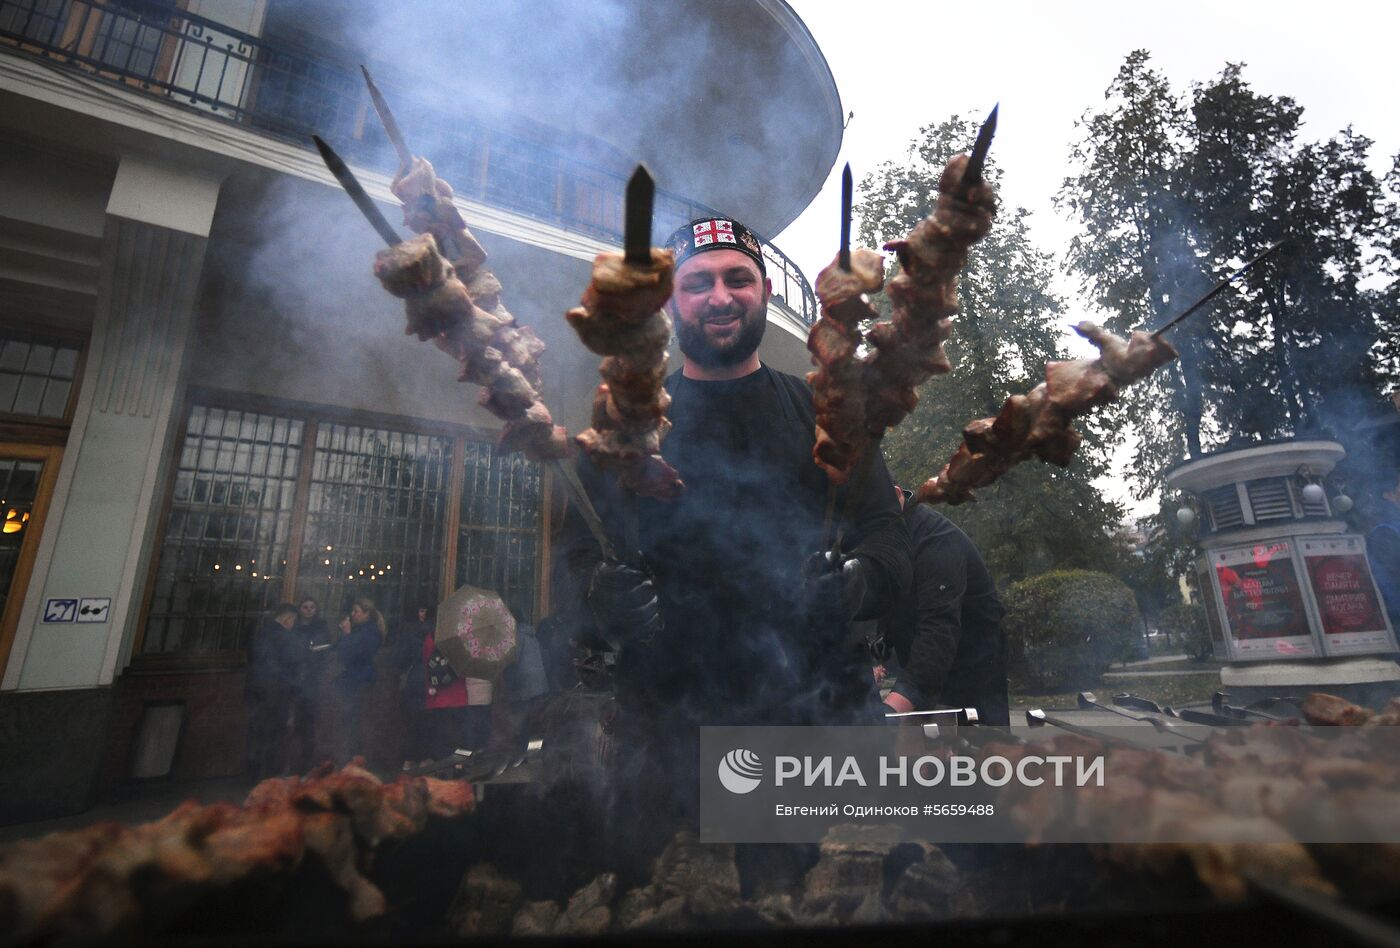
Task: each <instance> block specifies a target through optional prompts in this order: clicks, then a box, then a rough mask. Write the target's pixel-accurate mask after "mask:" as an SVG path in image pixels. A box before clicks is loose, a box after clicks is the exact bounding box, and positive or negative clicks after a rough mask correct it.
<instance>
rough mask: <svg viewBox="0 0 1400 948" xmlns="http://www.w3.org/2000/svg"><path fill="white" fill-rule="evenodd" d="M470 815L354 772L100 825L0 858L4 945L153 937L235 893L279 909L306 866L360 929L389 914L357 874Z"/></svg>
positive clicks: (455, 790)
mask: <svg viewBox="0 0 1400 948" xmlns="http://www.w3.org/2000/svg"><path fill="white" fill-rule="evenodd" d="M472 806H473V800H472V792H471V785H470V784H466V783H460V782H448V781H441V780H428V779H424V778H417V779H410V778H408V777H401V778H399V780H398V781H397V782H395V783H392V784H384V783H382V782H381V781H380V780H379V778H377V777H375V776H374V775H373V774H371V773H369V772H368V771H366V770H364V769H363V768H361V767H359V766H356V765H354V764H351V765H349V766H347V767H345V768H344V769H342V770H340V771H331V770H330V768H329V767H327V768H325V769H323V770H320V771H317V772H315V773H313V774H312V775H311V776H308V777H307V778H305V779H299V778H296V777H290V778H276V779H272V780H265V781H263V782H262V783H260V784H258V785H257V786H256V787H254V788H253V790H252V791H251V792H250V793H249V795H248V798H247V800H246V801H245V802H244V804H243V805H242V806H234V805H232V804H228V803H218V804H213V805H210V806H201V805H199V804H197V803H194V802H188V803H183V804H181V805H180V806H179V807H177V808H176V809H175V810H173V811H172V812H171V813H169V814H168V815H167V816H165V817H163V818H162V819H160V820H157V821H155V822H152V823H146V824H144V825H141V826H132V827H128V826H121V825H119V824H116V823H99V824H95V825H92V826H89V827H85V828H83V829H79V830H73V831H68V832H59V833H51V834H49V835H48V836H44V837H42V838H39V839H34V840H25V841H22V842H18V843H13V844H11V845H8V846H4V847H0V939H3V940H5V941H6V942H11V941H25V942H31V941H32V942H41V941H50V940H54V939H59V940H62V939H68V940H71V939H74V938H80V939H83V940H91V939H94V938H97V937H100V936H104V935H106V936H110V935H113V934H117V933H129V932H141V933H142V934H144V935H155V934H159V933H160V932H161V931H162V930H163V927H164V926H168V925H169V924H171V923H172V922H175V921H178V920H179V919H180V918H182V917H184V918H191V917H196V916H197V915H198V912H199V910H200V908H201V906H203V905H222V904H226V903H227V900H228V898H229V897H230V896H231V895H233V894H235V893H236V894H237V896H238V897H239V898H249V897H250V896H251V897H252V898H251V901H252V902H253V903H254V904H266V905H275V904H278V903H280V902H281V901H283V900H284V899H285V892H284V891H283V890H284V889H285V888H286V887H287V885H288V883H289V882H291V881H292V880H293V879H294V878H296V877H297V876H298V875H299V873H300V870H301V867H302V866H303V865H304V864H306V863H311V864H317V869H316V872H317V873H318V874H321V875H324V877H326V878H328V879H329V880H330V881H332V882H333V883H334V884H335V885H336V886H338V887H339V888H341V889H343V890H344V891H345V893H346V895H347V896H348V899H347V902H348V908H349V913H350V916H351V918H353V919H354V920H356V921H362V920H364V919H367V918H371V917H373V916H375V915H379V914H382V913H383V912H384V910H385V908H386V904H385V899H384V895H383V893H381V892H380V891H379V889H378V887H376V886H375V885H374V883H373V882H371V881H370V880H369V879H368V878H366V877H365V876H364V875H363V874H362V872H361V868H362V867H364V866H366V865H368V864H369V863H370V861H371V859H372V855H373V853H374V851H375V849H376V848H377V847H378V846H379V845H380V844H381V843H382V842H384V841H386V840H392V839H406V838H408V837H410V836H413V835H415V834H418V833H421V832H423V831H424V830H425V829H427V828H428V825H429V824H428V820H429V817H430V816H433V817H439V818H443V819H451V818H455V817H458V816H461V815H463V814H465V813H467V812H469V811H470V810H471V809H472Z"/></svg>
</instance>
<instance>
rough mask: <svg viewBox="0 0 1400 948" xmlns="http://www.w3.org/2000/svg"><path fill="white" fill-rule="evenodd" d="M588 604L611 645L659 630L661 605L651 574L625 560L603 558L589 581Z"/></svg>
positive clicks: (646, 638)
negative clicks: (618, 561)
mask: <svg viewBox="0 0 1400 948" xmlns="http://www.w3.org/2000/svg"><path fill="white" fill-rule="evenodd" d="M588 607H589V609H590V610H592V612H593V619H594V621H595V622H597V623H598V631H599V632H601V633H602V635H603V638H604V639H605V640H606V641H607V643H608V644H609V645H610V646H612V647H613V648H614V649H620V648H621V647H622V646H623V644H624V643H627V642H634V641H641V642H646V641H649V640H651V639H652V637H654V636H655V635H656V633H658V632H660V631H661V607H660V605H659V604H658V603H657V601H656V586H655V584H653V583H652V581H651V577H650V576H648V575H647V574H646V573H645V572H643V571H642V570H640V569H637V568H636V567H635V566H628V565H627V564H626V563H613V562H604V563H599V564H598V565H597V566H596V567H594V569H593V575H592V576H591V577H590V578H589V581H588Z"/></svg>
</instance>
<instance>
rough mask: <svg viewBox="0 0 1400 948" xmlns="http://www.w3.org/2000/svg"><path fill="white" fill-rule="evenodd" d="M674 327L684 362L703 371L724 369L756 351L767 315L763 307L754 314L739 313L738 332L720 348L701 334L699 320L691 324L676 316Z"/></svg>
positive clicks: (765, 324) (701, 326)
mask: <svg viewBox="0 0 1400 948" xmlns="http://www.w3.org/2000/svg"><path fill="white" fill-rule="evenodd" d="M675 324H676V341H677V342H678V343H679V344H680V347H681V352H682V353H684V354H685V357H686V358H687V359H689V360H690V361H692V362H694V363H695V364H696V365H699V366H702V367H703V368H706V369H727V368H730V367H732V366H736V365H738V364H739V363H741V362H743V361H744V360H745V359H747V358H748V357H749V356H751V355H753V354H754V353H755V352H757V351H758V344H759V343H761V342H762V341H763V333H764V331H765V330H766V329H767V328H768V313H767V311H766V307H761V308H759V309H757V310H755V311H754V312H751V313H743V314H741V315H740V317H739V332H738V333H737V334H735V335H734V336H733V337H731V338H730V339H729V340H727V342H726V344H725V345H721V346H717V345H715V344H714V342H712V341H711V340H710V337H709V336H707V335H706V334H705V322H704V321H703V320H702V321H701V322H700V323H698V324H696V325H691V324H690V323H687V322H686V321H685V320H683V319H681V318H680V317H679V316H677V317H676V319H675Z"/></svg>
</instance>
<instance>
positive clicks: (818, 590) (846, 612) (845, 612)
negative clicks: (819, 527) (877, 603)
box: [802, 552, 869, 626]
mask: <svg viewBox="0 0 1400 948" xmlns="http://www.w3.org/2000/svg"><path fill="white" fill-rule="evenodd" d="M866 568H867V567H866V566H865V562H864V561H863V560H862V559H861V558H860V557H858V556H852V557H850V558H846V557H843V556H841V555H840V554H839V553H831V552H827V553H813V554H812V555H811V556H809V557H808V558H807V562H805V563H804V564H802V579H803V581H804V582H805V584H806V587H807V602H808V604H809V605H810V606H812V607H813V611H814V613H815V614H817V615H821V614H823V613H826V614H828V615H831V614H833V613H834V614H835V616H836V617H837V618H838V619H839V620H840V622H841V624H842V625H843V626H844V625H846V624H847V623H849V622H850V621H851V620H852V619H854V618H855V617H856V614H857V613H858V612H860V606H861V603H862V602H863V601H864V600H865V592H866V589H867V587H868V586H869V583H868V582H867V580H866V578H865V571H866Z"/></svg>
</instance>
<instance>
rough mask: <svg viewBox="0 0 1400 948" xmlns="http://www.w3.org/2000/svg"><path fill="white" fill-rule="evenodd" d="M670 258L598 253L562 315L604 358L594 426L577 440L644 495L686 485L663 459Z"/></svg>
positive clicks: (673, 492) (662, 494)
mask: <svg viewBox="0 0 1400 948" xmlns="http://www.w3.org/2000/svg"><path fill="white" fill-rule="evenodd" d="M674 272H675V257H674V255H672V253H671V252H670V251H669V250H661V249H657V248H652V251H651V261H650V263H649V264H647V265H645V266H639V265H637V264H633V263H628V262H627V260H626V258H624V257H623V256H622V255H621V254H615V253H604V254H599V255H598V257H597V258H596V259H595V260H594V261H593V274H592V278H591V279H590V281H589V284H588V288H587V289H586V290H585V291H584V294H583V300H582V304H583V305H581V306H577V307H575V308H574V309H571V310H569V312H568V313H566V314H565V317H566V318H567V319H568V321H569V325H571V326H573V327H574V331H575V332H577V333H578V335H579V339H580V340H582V342H583V344H584V345H585V346H586V347H588V349H590V350H591V351H593V352H596V353H598V354H599V355H601V356H603V357H604V358H603V360H602V362H601V363H600V364H599V367H598V374H599V375H600V376H602V378H603V382H602V384H601V385H599V386H598V389H597V391H596V392H595V393H594V397H593V418H592V422H593V427H591V428H589V429H588V430H587V431H584V432H582V433H581V434H579V435H578V436H577V437H576V438H575V439H574V441H575V443H576V444H578V446H579V447H581V448H582V449H583V450H584V451H585V452H586V453H587V454H588V456H589V457H591V458H592V459H593V461H594V462H595V463H596V464H598V466H599V467H602V468H606V469H611V470H613V471H615V472H616V473H617V476H618V480H619V481H620V482H621V484H622V486H623V487H625V488H627V489H628V490H631V491H634V492H636V493H638V494H640V495H642V496H644V497H654V498H657V499H660V500H674V499H675V498H676V497H678V496H680V492H681V491H682V490H683V489H684V487H685V485H684V484H683V483H681V479H680V475H679V474H678V473H677V472H676V470H675V469H674V468H673V467H671V466H670V465H669V464H667V463H666V461H665V460H664V459H662V457H661V441H662V439H663V438H665V437H666V432H667V431H669V430H670V427H671V425H670V422H668V421H667V420H666V409H667V408H669V407H670V404H671V397H670V395H668V394H667V392H666V389H665V387H664V385H665V382H666V362H667V358H668V357H667V353H666V350H667V347H668V346H669V345H670V342H671V319H670V317H669V316H667V315H666V312H665V310H664V309H663V308H662V307H664V306H665V305H666V300H667V299H669V298H670V296H671V285H672V284H671V279H672V276H673V275H674Z"/></svg>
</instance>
